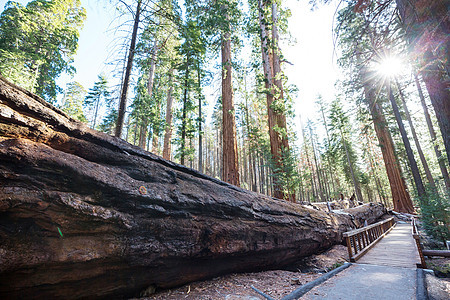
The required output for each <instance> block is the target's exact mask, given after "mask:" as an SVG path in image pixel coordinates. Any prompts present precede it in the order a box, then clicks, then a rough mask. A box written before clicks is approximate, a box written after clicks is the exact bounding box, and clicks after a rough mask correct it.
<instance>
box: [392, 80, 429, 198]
mask: <svg viewBox="0 0 450 300" xmlns="http://www.w3.org/2000/svg"><path fill="white" fill-rule="evenodd" d="M386 87H387V92H388V97H389V100H390V102H391V105H392V110H393V112H394V116H395V120H396V121H397V125H398V128H399V130H400V135H401V137H402V141H403V145H404V146H405V150H406V156H407V157H408V162H409V167H410V168H411V173H412V175H413V179H414V184H415V185H416V189H417V194H418V195H419V197H422V196H424V195H425V187H424V186H423V182H422V177H421V176H420V172H419V167H418V166H417V162H416V159H415V158H414V153H413V151H412V148H411V144H410V142H409V139H408V135H407V134H406V129H405V126H404V125H403V120H402V117H401V115H400V110H399V109H398V105H397V101H396V100H395V97H394V94H393V92H392V87H391V83H390V81H388V82H387V84H386Z"/></svg>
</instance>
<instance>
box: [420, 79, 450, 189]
mask: <svg viewBox="0 0 450 300" xmlns="http://www.w3.org/2000/svg"><path fill="white" fill-rule="evenodd" d="M414 79H415V82H416V86H417V91H418V92H419V98H420V103H421V104H422V108H423V114H424V115H425V120H426V122H427V126H428V131H429V132H430V137H431V143H432V144H433V147H434V152H435V153H436V157H437V160H438V163H439V168H440V169H441V174H442V177H443V178H444V182H445V186H446V187H447V189H450V179H449V176H448V171H447V167H446V166H445V161H444V160H445V159H444V158H443V157H442V153H441V151H440V150H439V145H438V143H437V141H436V132H435V131H434V128H433V123H432V122H431V117H430V113H429V112H428V108H427V104H426V103H425V97H424V96H423V92H422V88H421V86H420V83H419V78H418V77H417V74H414Z"/></svg>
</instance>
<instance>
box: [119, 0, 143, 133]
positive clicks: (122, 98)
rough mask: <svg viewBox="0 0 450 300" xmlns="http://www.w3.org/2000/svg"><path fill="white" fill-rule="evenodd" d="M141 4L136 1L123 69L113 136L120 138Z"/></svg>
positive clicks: (139, 0) (140, 0) (140, 1)
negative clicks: (125, 65)
mask: <svg viewBox="0 0 450 300" xmlns="http://www.w3.org/2000/svg"><path fill="white" fill-rule="evenodd" d="M141 3H142V0H138V2H137V6H136V13H135V16H134V25H133V32H132V34H131V43H130V49H129V50H128V61H127V67H126V69H125V76H124V79H123V83H122V92H121V94H120V102H119V110H118V115H117V122H116V132H115V136H117V137H120V136H121V135H122V127H123V121H124V118H125V109H126V107H127V95H128V84H129V82H130V75H131V69H132V68H133V58H134V49H135V47H136V38H137V31H138V28H139V16H140V14H141Z"/></svg>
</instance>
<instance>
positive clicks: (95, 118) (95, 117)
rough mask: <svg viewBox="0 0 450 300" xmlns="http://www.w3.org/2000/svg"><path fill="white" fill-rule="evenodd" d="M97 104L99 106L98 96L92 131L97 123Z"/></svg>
mask: <svg viewBox="0 0 450 300" xmlns="http://www.w3.org/2000/svg"><path fill="white" fill-rule="evenodd" d="M99 104H100V95H99V96H98V98H97V101H96V103H95V113H94V122H93V124H92V127H91V128H92V129H95V123H96V121H97V114H98V106H99Z"/></svg>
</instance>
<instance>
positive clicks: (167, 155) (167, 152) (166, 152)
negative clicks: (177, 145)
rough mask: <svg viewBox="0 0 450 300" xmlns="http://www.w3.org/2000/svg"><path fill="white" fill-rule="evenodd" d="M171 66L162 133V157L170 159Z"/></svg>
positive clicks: (171, 116) (171, 114)
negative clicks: (163, 131)
mask: <svg viewBox="0 0 450 300" xmlns="http://www.w3.org/2000/svg"><path fill="white" fill-rule="evenodd" d="M172 93H173V68H171V69H170V71H169V90H168V91H167V107H166V124H165V125H166V126H165V127H166V128H165V133H164V146H163V158H164V159H167V160H170V155H171V146H172V145H171V144H172V118H173V113H172V105H173V98H172Z"/></svg>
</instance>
